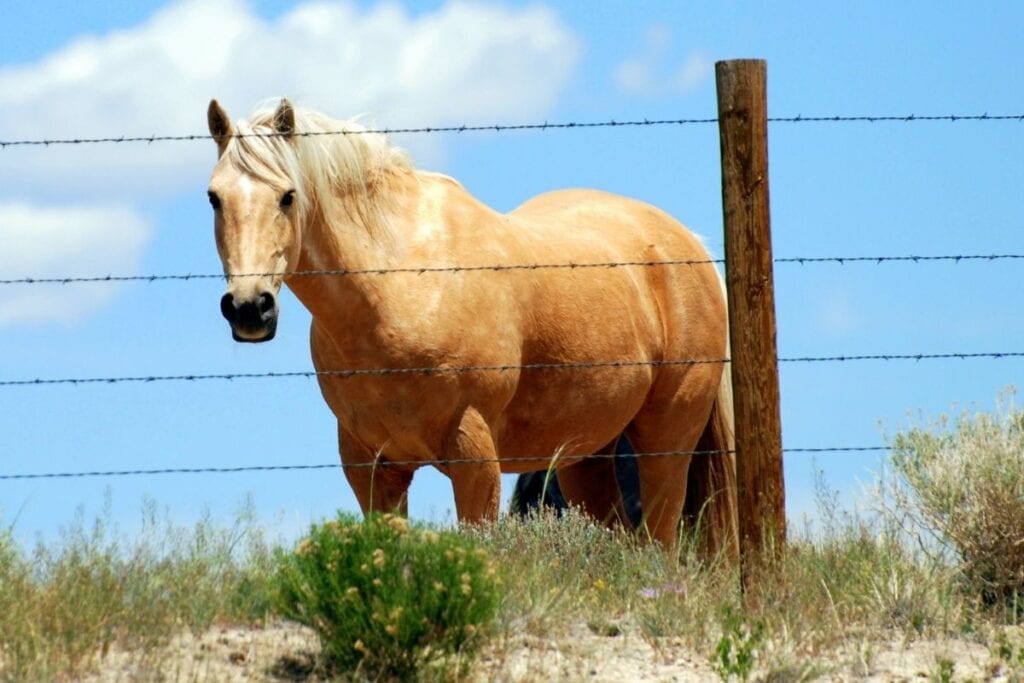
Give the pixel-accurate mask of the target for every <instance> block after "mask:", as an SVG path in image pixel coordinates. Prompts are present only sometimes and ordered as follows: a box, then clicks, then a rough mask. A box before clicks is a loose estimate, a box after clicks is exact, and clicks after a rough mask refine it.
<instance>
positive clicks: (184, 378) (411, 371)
mask: <svg viewBox="0 0 1024 683" xmlns="http://www.w3.org/2000/svg"><path fill="white" fill-rule="evenodd" d="M978 358H986V359H993V360H998V359H1006V358H1024V351H982V352H964V353H960V352H952V353H879V354H857V355H833V356H793V357H780V358H778V362H779V363H849V362H857V361H923V360H943V359H946V360H971V359H978ZM729 362H730V361H729V359H728V358H714V359H674V360H615V361H586V362H577V363H523V364H517V365H461V366H429V367H415V368H358V369H351V370H294V371H285V372H274V371H270V372H225V373H209V374H200V373H193V374H181V375H137V376H122V377H60V378H36V379H3V380H0V388H2V387H16V386H51V385H57V384H70V385H85V384H153V383H157V382H200V381H209V380H224V381H234V380H239V379H287V378H307V379H308V378H313V377H341V378H352V377H372V376H387V375H443V374H461V373H471V372H517V371H523V370H527V371H533V370H593V369H606V368H635V367H667V366H679V365H712V364H715V365H721V364H725V363H729Z"/></svg>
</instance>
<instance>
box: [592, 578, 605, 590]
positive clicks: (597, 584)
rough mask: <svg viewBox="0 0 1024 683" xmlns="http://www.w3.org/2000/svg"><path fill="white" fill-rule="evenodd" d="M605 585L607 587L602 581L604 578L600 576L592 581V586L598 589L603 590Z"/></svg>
mask: <svg viewBox="0 0 1024 683" xmlns="http://www.w3.org/2000/svg"><path fill="white" fill-rule="evenodd" d="M607 587H608V584H606V583H605V582H604V579H602V578H598V579H597V580H596V581H594V588H596V589H597V590H599V591H603V590H604V589H605V588H607Z"/></svg>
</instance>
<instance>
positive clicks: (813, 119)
mask: <svg viewBox="0 0 1024 683" xmlns="http://www.w3.org/2000/svg"><path fill="white" fill-rule="evenodd" d="M929 121H931V122H948V123H957V122H968V121H984V122H995V121H1024V114H988V113H982V114H882V115H870V114H857V115H844V114H828V115H811V116H804V115H802V114H797V115H796V116H769V117H768V123H889V122H896V123H923V122H929ZM712 123H718V117H717V116H712V117H701V118H674V119H646V118H645V119H630V120H625V121H617V120H615V119H610V120H607V121H569V122H563V123H549V122H547V121H545V122H543V123H513V124H488V125H465V124H464V125H457V126H416V127H394V128H391V127H385V128H371V129H366V130H333V131H305V132H304V131H299V132H296V133H288V134H287V135H289V136H299V137H314V136H323V135H370V134H383V135H406V134H436V133H474V132H489V133H507V132H513V131H526V130H531V131H536V130H540V131H547V130H568V129H579V130H584V129H589V128H637V127H647V126H686V125H704V124H712ZM281 135H284V134H282V133H246V134H236V135H235V137H239V138H242V137H279V136H281ZM210 139H211V136H210V135H209V134H208V133H198V134H190V135H119V136H107V137H73V138H41V139H23V140H0V149H6V148H8V147H52V146H57V145H92V144H121V143H143V142H144V143H147V144H152V143H155V142H193V141H197V140H210Z"/></svg>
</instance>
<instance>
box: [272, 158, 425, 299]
mask: <svg viewBox="0 0 1024 683" xmlns="http://www.w3.org/2000/svg"><path fill="white" fill-rule="evenodd" d="M373 192H374V194H373V195H371V197H370V199H369V202H374V201H376V202H377V203H376V204H370V203H369V202H363V201H362V200H360V201H359V202H357V201H355V200H353V199H351V198H347V197H344V196H342V197H334V198H332V199H331V200H329V201H326V202H321V203H320V206H321V210H322V211H323V212H330V215H331V216H332V220H330V221H328V220H325V219H324V216H323V215H320V214H319V213H318V214H317V215H316V216H314V217H313V218H312V220H310V222H309V224H308V225H307V226H305V229H304V233H303V236H302V248H301V251H300V254H299V262H298V264H297V267H296V270H298V271H300V272H309V271H330V272H339V273H340V272H342V271H344V272H351V271H368V270H369V271H373V270H387V269H390V268H394V267H396V266H398V265H400V264H401V262H402V259H403V257H404V252H405V250H406V247H407V245H408V244H409V241H410V239H411V238H412V236H413V234H414V232H415V230H416V225H415V223H416V221H415V216H416V215H417V211H418V206H419V201H420V195H421V187H420V180H419V179H418V177H417V176H416V175H415V174H413V173H402V172H396V173H394V174H389V175H388V176H387V177H386V178H385V179H384V180H382V181H381V182H380V183H379V184H378V185H377V186H375V188H374V190H373ZM382 277H387V276H386V275H385V276H376V275H343V274H324V275H306V276H302V275H300V276H296V277H292V278H290V279H289V281H288V286H289V287H290V288H291V289H292V291H293V292H295V295H296V296H297V297H298V298H299V300H300V301H302V302H303V304H304V305H305V306H306V308H308V309H309V310H310V312H311V313H312V314H313V316H314V317H316V318H320V319H324V318H327V317H332V316H341V315H348V316H353V315H354V316H356V317H365V316H367V315H372V313H373V311H372V310H367V311H363V310H361V309H366V308H369V309H372V308H373V307H374V306H375V305H377V304H376V303H375V302H377V301H379V299H380V297H379V296H377V294H378V293H379V292H378V291H377V290H379V288H380V286H381V284H382ZM347 309H360V310H347Z"/></svg>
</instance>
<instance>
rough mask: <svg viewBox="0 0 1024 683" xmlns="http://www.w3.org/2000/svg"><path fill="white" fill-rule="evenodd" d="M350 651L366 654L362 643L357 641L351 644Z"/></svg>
mask: <svg viewBox="0 0 1024 683" xmlns="http://www.w3.org/2000/svg"><path fill="white" fill-rule="evenodd" d="M352 649H354V650H356V651H358V652H366V646H365V645H363V641H361V640H357V641H356V642H354V643H352Z"/></svg>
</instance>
